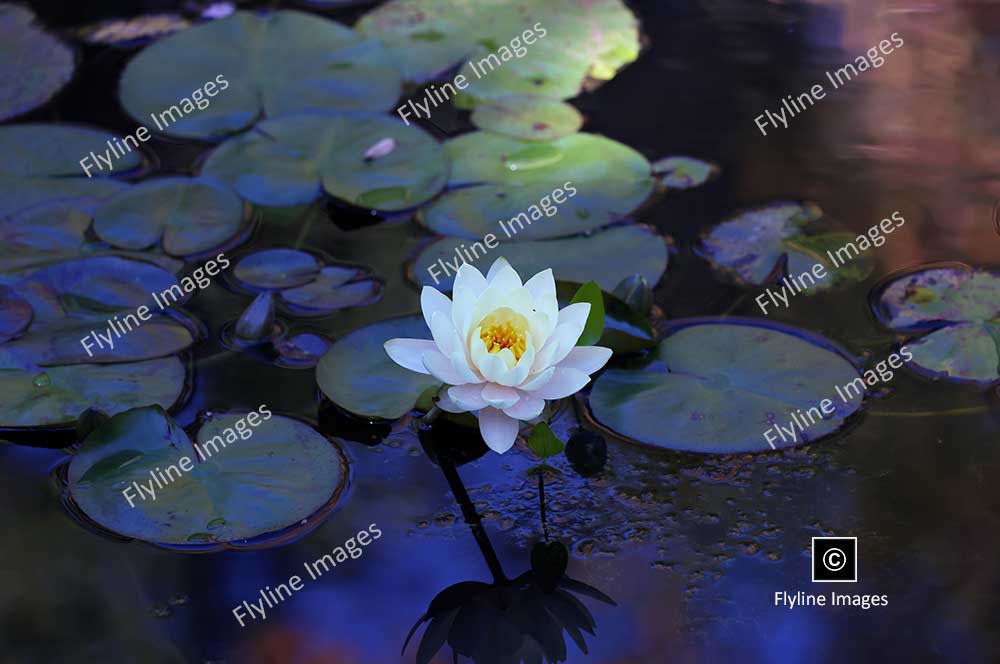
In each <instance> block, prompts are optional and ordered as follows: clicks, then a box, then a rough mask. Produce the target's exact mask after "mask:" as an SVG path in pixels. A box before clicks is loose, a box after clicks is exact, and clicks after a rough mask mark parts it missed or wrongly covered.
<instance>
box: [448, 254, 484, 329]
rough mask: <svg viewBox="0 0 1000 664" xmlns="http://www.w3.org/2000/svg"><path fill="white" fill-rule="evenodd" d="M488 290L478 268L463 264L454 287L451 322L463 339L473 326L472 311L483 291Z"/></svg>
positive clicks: (452, 291)
mask: <svg viewBox="0 0 1000 664" xmlns="http://www.w3.org/2000/svg"><path fill="white" fill-rule="evenodd" d="M485 290H486V278H485V277H483V275H482V273H481V272H480V271H479V270H477V269H476V268H474V267H472V266H471V265H470V264H468V263H463V264H462V267H460V268H458V276H456V277H455V285H454V287H452V290H451V296H452V300H453V301H452V304H451V321H452V323H453V324H454V325H455V331H456V332H458V336H459V337H460V338H462V339H464V338H466V335H467V334H468V333H469V326H470V325H472V311H473V309H475V307H476V303H477V302H478V301H479V299H480V296H481V295H482V294H483V291H485Z"/></svg>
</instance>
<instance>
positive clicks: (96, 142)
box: [0, 124, 143, 216]
mask: <svg viewBox="0 0 1000 664" xmlns="http://www.w3.org/2000/svg"><path fill="white" fill-rule="evenodd" d="M109 140H111V141H115V140H117V141H119V142H120V141H121V137H119V136H116V135H115V134H111V133H108V132H104V131H101V130H97V129H90V128H87V127H78V126H75V125H58V124H21V125H7V126H4V127H0V154H7V155H17V158H16V159H6V160H4V161H3V162H2V163H0V216H7V215H9V214H12V213H14V212H17V211H19V210H24V209H25V208H28V207H31V206H34V205H39V204H41V203H45V202H47V201H54V200H57V199H62V198H80V197H90V198H96V199H102V198H107V197H108V196H111V195H112V194H115V193H118V192H119V191H121V190H123V189H125V188H126V187H127V185H125V184H123V183H121V182H117V181H115V180H110V179H108V178H107V177H99V176H106V175H123V174H128V173H130V172H132V171H135V170H136V169H138V168H139V167H140V166H142V165H143V159H142V157H141V156H140V155H139V154H138V153H136V152H126V153H125V156H123V157H122V158H121V159H114V158H112V165H113V167H114V170H113V171H110V172H109V171H106V170H105V171H98V170H97V168H96V167H95V166H90V168H91V175H93V177H90V178H88V177H87V176H86V173H85V172H84V170H83V168H82V167H81V166H80V160H81V159H84V158H87V159H88V161H87V164H88V165H90V163H91V160H90V158H89V155H90V153H91V152H94V153H96V154H99V155H102V156H105V153H106V151H107V150H108V149H109V148H108V145H107V141H109ZM105 168H107V166H105Z"/></svg>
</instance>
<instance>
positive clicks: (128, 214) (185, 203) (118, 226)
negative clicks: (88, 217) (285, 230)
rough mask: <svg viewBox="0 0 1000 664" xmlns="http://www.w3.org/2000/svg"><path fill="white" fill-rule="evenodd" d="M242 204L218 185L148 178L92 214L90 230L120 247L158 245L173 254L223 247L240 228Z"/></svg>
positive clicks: (175, 179) (187, 253) (179, 179)
mask: <svg viewBox="0 0 1000 664" xmlns="http://www.w3.org/2000/svg"><path fill="white" fill-rule="evenodd" d="M245 218H246V215H245V211H244V209H243V201H241V200H240V197H239V196H237V195H236V193H235V192H233V191H232V190H231V189H229V188H228V187H226V186H225V185H222V184H219V183H217V182H209V181H204V180H200V179H191V178H163V179H158V180H147V181H145V182H142V183H140V184H138V185H136V186H134V187H131V188H130V189H128V190H126V191H123V192H122V193H120V194H117V195H115V196H114V197H112V198H111V199H109V200H108V201H107V202H105V203H104V205H102V206H101V207H100V208H99V209H98V210H97V212H96V213H95V215H94V232H95V233H97V235H98V237H100V238H101V239H102V240H104V241H105V242H108V243H110V244H112V245H114V246H116V247H122V248H124V249H136V250H138V249H148V248H149V247H152V246H155V245H157V244H159V243H160V242H161V239H162V245H163V250H164V251H166V252H167V253H168V254H170V255H173V256H190V255H195V254H199V253H202V252H205V251H209V250H211V249H214V248H217V247H219V246H222V245H224V244H225V243H226V242H227V241H229V240H232V239H233V238H234V237H235V236H236V235H237V234H238V233H239V232H240V230H241V229H242V228H243V226H244V222H245Z"/></svg>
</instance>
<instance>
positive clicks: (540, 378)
mask: <svg viewBox="0 0 1000 664" xmlns="http://www.w3.org/2000/svg"><path fill="white" fill-rule="evenodd" d="M555 372H556V368H555V367H549V368H548V369H546V370H544V371H542V372H541V373H538V374H535V375H533V376H529V378H528V380H526V381H524V383H523V384H522V385H518V386H517V387H518V389H520V390H526V391H529V392H531V391H534V390H537V389H538V388H540V387H541V386H542V385H545V384H546V383H547V382H549V381H550V380H551V379H552V376H553V375H555Z"/></svg>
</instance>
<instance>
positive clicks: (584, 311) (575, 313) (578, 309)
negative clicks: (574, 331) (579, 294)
mask: <svg viewBox="0 0 1000 664" xmlns="http://www.w3.org/2000/svg"><path fill="white" fill-rule="evenodd" d="M589 315H590V302H577V303H576V304H571V305H569V306H568V307H566V308H565V309H563V310H562V311H560V312H559V325H564V324H566V323H569V324H570V325H574V326H578V327H579V328H580V329H581V330H582V329H583V328H584V326H585V325H586V324H587V316H589Z"/></svg>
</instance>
